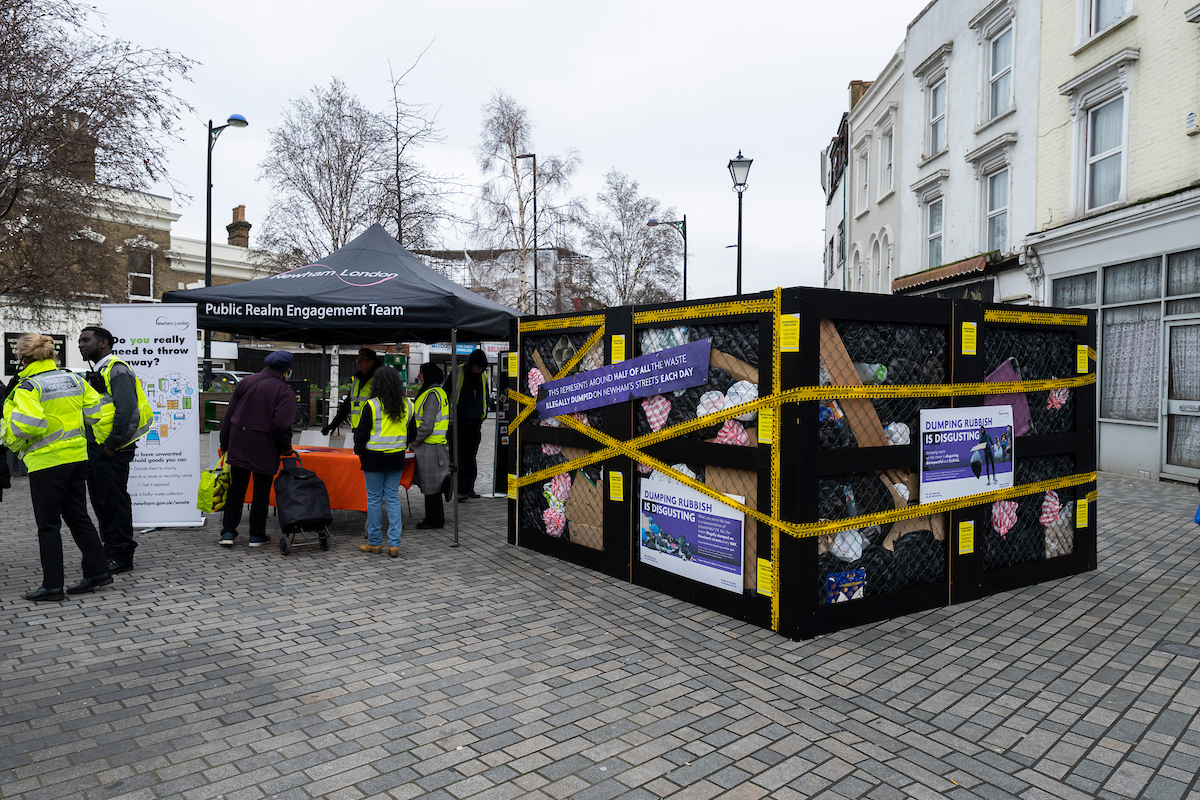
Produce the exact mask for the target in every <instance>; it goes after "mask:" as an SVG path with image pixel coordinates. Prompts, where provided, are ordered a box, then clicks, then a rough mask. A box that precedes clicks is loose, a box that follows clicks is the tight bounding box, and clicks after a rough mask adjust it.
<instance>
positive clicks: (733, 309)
mask: <svg viewBox="0 0 1200 800" xmlns="http://www.w3.org/2000/svg"><path fill="white" fill-rule="evenodd" d="M775 308H776V301H775V299H773V298H763V299H760V300H735V301H733V302H731V303H710V304H709V305H704V306H691V307H689V308H664V309H660V310H658V311H635V312H633V324H634V325H652V324H654V323H656V322H677V321H679V320H685V319H696V318H697V317H719V316H729V315H731V314H762V313H766V312H772V311H775Z"/></svg>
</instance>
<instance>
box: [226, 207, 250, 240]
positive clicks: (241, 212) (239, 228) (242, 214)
mask: <svg viewBox="0 0 1200 800" xmlns="http://www.w3.org/2000/svg"><path fill="white" fill-rule="evenodd" d="M250 227H251V226H250V223H249V222H246V207H245V206H238V207H237V208H235V209H234V210H233V222H231V223H229V224H228V225H226V226H225V230H227V231H229V243H230V244H231V245H233V246H234V247H249V246H250Z"/></svg>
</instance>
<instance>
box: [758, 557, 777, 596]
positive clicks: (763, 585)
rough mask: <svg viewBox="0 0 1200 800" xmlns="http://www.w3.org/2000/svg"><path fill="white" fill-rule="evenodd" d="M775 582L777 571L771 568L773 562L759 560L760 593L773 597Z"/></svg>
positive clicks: (763, 559)
mask: <svg viewBox="0 0 1200 800" xmlns="http://www.w3.org/2000/svg"><path fill="white" fill-rule="evenodd" d="M774 582H775V570H774V569H772V568H771V562H770V561H767V560H766V559H765V558H760V559H758V593H759V594H762V595H766V596H767V597H773V596H774V595H773V594H772V591H771V590H772V584H774Z"/></svg>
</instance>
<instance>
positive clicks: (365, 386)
mask: <svg viewBox="0 0 1200 800" xmlns="http://www.w3.org/2000/svg"><path fill="white" fill-rule="evenodd" d="M382 366H383V359H382V358H380V357H379V356H378V355H377V354H376V353H375V351H374V350H372V349H371V348H369V347H363V348H360V349H359V351H358V372H355V373H354V376H353V377H351V378H350V391H349V393H347V395H346V396H345V398H343V399H342V403H341V405H339V406H338V410H337V414H336V415H335V416H334V418H333V419H332V420H331V421H330V422H329V423H327V424H326V425H324V426H322V427H321V433H322V434H324V435H326V436H328V435H329V432H330V431H332V430H336V429H338V428H340V427H341V426H342V425H343V424H345V422H346V420H347V419H348V420H349V421H350V430H351V432H352V433H351V435H353V431H354V429H356V428H357V427H358V419H359V416H360V415H361V414H362V410H363V407H364V406H365V405H366V404H367V400H369V399H370V397H371V381H372V379H373V378H374V377H375V372H376V370H378V369H379V368H380V367H382Z"/></svg>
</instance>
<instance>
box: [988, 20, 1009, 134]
mask: <svg viewBox="0 0 1200 800" xmlns="http://www.w3.org/2000/svg"><path fill="white" fill-rule="evenodd" d="M988 53H989V57H988V63H989V69H988V115H987V118H988V119H995V118H996V117H998V116H1000V115H1001V114H1003V113H1004V112H1005V111H1008V109H1009V108H1011V107H1012V101H1013V28H1012V25H1009V26H1008V27H1007V28H1005V29H1004V30H1003V31H1001V32H1000V33H998V34H996V35H995V36H993V37H992V38H991V39H990V40H989V42H988Z"/></svg>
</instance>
